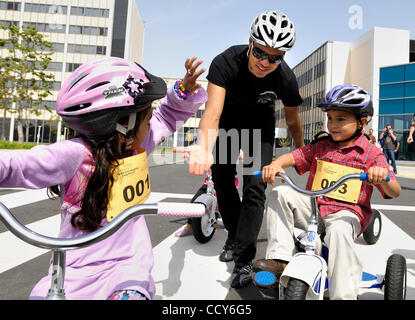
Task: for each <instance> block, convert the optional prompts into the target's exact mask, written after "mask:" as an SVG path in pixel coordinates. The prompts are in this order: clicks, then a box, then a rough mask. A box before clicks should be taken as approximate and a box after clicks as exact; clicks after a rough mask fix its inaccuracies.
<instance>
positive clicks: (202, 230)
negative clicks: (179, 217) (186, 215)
mask: <svg viewBox="0 0 415 320" xmlns="http://www.w3.org/2000/svg"><path fill="white" fill-rule="evenodd" d="M192 229H193V236H194V237H195V239H196V240H197V241H199V242H200V243H206V242H208V241H209V240H210V239H212V237H213V235H214V234H215V231H216V229H215V227H214V226H213V223H212V222H211V221H209V211H208V209H206V213H205V214H204V215H203V216H202V217H201V218H192Z"/></svg>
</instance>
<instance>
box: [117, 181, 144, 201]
mask: <svg viewBox="0 0 415 320" xmlns="http://www.w3.org/2000/svg"><path fill="white" fill-rule="evenodd" d="M145 187H147V189H149V188H150V180H149V178H148V175H147V178H146V179H145V180H144V181H143V180H139V181H138V182H137V184H136V185H135V188H134V187H133V186H131V185H128V186H126V187H125V188H124V190H123V192H122V194H123V196H124V200H125V202H131V201H133V200H134V198H135V196H136V195H137V197H141V196H142V195H143V193H144V191H145V189H144V188H145Z"/></svg>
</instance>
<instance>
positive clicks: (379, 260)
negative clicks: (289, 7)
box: [0, 189, 415, 300]
mask: <svg viewBox="0 0 415 320" xmlns="http://www.w3.org/2000/svg"><path fill="white" fill-rule="evenodd" d="M192 197H193V194H178V193H160V192H152V193H151V196H150V198H149V199H148V200H147V202H148V203H154V202H158V201H162V200H164V199H166V198H173V199H183V201H184V202H188V200H189V199H191V198H192ZM45 199H47V195H46V191H45V189H42V190H25V191H20V192H17V193H12V194H6V195H3V196H0V201H1V202H3V203H4V204H5V205H6V206H7V207H9V208H10V209H12V208H15V207H19V206H22V205H27V204H30V203H33V202H37V201H41V200H45ZM372 207H373V208H374V209H380V210H395V211H413V212H415V207H414V206H396V205H376V204H373V205H372ZM382 223H383V226H382V234H381V237H380V239H379V241H378V242H377V243H376V244H375V245H367V244H366V243H365V242H364V240H363V239H362V237H360V238H359V239H358V240H357V241H356V248H357V251H358V253H359V256H360V257H361V259H362V261H363V265H364V271H366V272H370V273H372V274H379V275H383V274H384V273H385V269H386V261H387V259H388V257H389V256H390V255H391V254H393V253H400V254H402V255H403V256H404V257H405V258H406V260H407V266H408V274H407V276H408V279H407V287H408V290H407V299H408V300H415V256H414V255H413V248H415V240H414V239H413V238H411V237H410V236H409V235H408V234H406V233H405V232H403V231H402V230H401V229H400V228H399V227H398V226H396V225H395V224H394V223H393V222H392V221H390V220H389V219H388V218H387V217H386V216H385V215H383V214H382ZM59 224H60V215H54V216H51V217H49V218H46V219H42V220H39V221H36V222H34V223H31V224H29V225H27V227H28V228H29V229H32V230H33V231H35V232H38V233H41V234H44V235H47V236H52V237H56V236H57V234H58V232H59ZM225 240H226V231H225V230H223V229H217V230H216V232H215V235H214V236H213V238H212V239H211V240H210V241H209V242H208V243H205V244H201V243H199V242H197V241H196V240H195V239H194V237H184V238H177V237H175V236H174V234H171V235H170V236H168V237H167V238H166V239H164V240H163V241H162V242H160V243H159V244H158V245H157V246H156V247H155V248H154V259H155V261H154V262H155V263H154V268H153V272H152V274H153V277H154V280H155V283H156V295H155V297H154V299H156V300H159V299H183V300H212V299H215V300H216V299H217V300H222V299H225V297H226V295H227V294H228V292H229V288H230V277H231V272H232V269H233V262H228V263H223V262H220V261H219V259H218V255H219V253H220V251H221V248H222V246H223V243H224V242H225ZM45 252H47V250H45V249H40V248H36V247H33V246H31V245H29V244H26V243H24V242H22V241H21V240H19V239H18V238H17V237H15V236H14V235H13V234H12V233H10V232H9V231H7V232H3V233H0V273H2V272H5V271H7V270H9V269H11V268H14V267H16V266H18V265H20V264H22V263H25V262H27V261H28V260H31V259H33V258H36V257H37V256H39V255H41V254H43V253H45ZM45 272H46V270H45ZM360 298H361V299H371V300H381V299H383V293H382V292H381V291H380V290H377V289H366V290H362V291H361V296H360Z"/></svg>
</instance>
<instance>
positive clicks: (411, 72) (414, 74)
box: [405, 63, 415, 81]
mask: <svg viewBox="0 0 415 320" xmlns="http://www.w3.org/2000/svg"><path fill="white" fill-rule="evenodd" d="M405 80H406V81H410V80H415V63H413V64H408V65H406V66H405Z"/></svg>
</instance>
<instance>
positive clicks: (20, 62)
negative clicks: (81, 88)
mask: <svg viewBox="0 0 415 320" xmlns="http://www.w3.org/2000/svg"><path fill="white" fill-rule="evenodd" d="M0 27H1V28H2V29H3V30H5V31H6V32H7V33H8V38H7V39H6V42H7V46H5V47H6V48H7V50H8V52H9V55H8V58H9V61H10V68H11V71H10V72H11V75H12V78H13V88H14V90H13V94H12V102H15V103H16V109H15V113H16V115H17V119H16V121H17V133H18V142H19V143H22V142H23V141H26V142H27V141H28V136H29V135H28V132H29V122H30V115H31V114H35V115H39V114H40V108H39V107H41V106H42V102H43V101H44V99H45V98H47V97H48V96H49V95H51V94H52V93H51V91H50V90H51V88H52V85H53V80H54V76H53V74H51V73H49V72H47V71H46V69H47V68H48V65H49V63H50V61H51V60H52V58H51V57H50V56H51V55H52V54H53V52H51V51H50V48H51V47H52V45H51V43H50V42H48V41H47V40H45V38H44V35H43V34H41V33H39V32H38V31H37V29H36V28H31V27H26V28H19V27H17V26H15V25H13V24H12V25H10V26H5V25H0ZM0 44H1V43H0ZM3 47H4V45H3ZM43 107H44V106H43ZM47 110H49V111H50V112H51V110H50V109H48V108H47ZM24 124H25V126H26V134H24V133H23V125H24ZM24 137H26V139H25V138H24Z"/></svg>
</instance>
